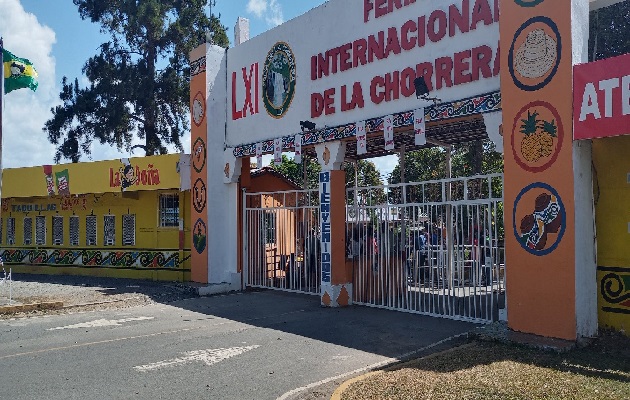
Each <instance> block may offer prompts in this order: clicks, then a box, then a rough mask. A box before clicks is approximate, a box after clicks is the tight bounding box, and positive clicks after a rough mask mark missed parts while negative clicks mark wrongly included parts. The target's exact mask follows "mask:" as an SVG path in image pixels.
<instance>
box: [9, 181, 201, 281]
mask: <svg viewBox="0 0 630 400" xmlns="http://www.w3.org/2000/svg"><path fill="white" fill-rule="evenodd" d="M162 196H166V197H168V198H169V199H171V200H172V202H171V204H170V205H169V208H161V203H163V200H164V198H163V197H162ZM188 201H190V200H189V193H188V192H180V191H179V190H178V189H176V190H168V191H142V192H138V193H134V194H131V195H129V194H126V193H120V192H111V193H96V194H81V195H73V196H71V197H64V196H59V195H53V196H50V197H25V198H10V199H3V201H2V214H1V219H0V256H1V257H2V259H3V261H4V263H5V264H10V265H11V266H12V268H13V269H14V270H15V271H17V272H30V273H65V274H81V275H94V276H102V275H106V276H114V277H127V278H144V279H157V280H179V281H186V280H189V279H190V248H184V247H180V246H179V244H180V240H179V235H180V230H179V226H178V223H177V219H178V217H177V216H179V217H181V218H184V216H185V215H186V214H187V213H188V212H189V211H188V206H187V204H188V203H187V202H188ZM184 220H185V221H186V224H185V226H183V227H182V228H183V229H182V230H183V231H184V233H185V234H186V235H190V226H189V225H188V220H186V219H184ZM125 222H127V223H125ZM108 238H109V239H108Z"/></svg>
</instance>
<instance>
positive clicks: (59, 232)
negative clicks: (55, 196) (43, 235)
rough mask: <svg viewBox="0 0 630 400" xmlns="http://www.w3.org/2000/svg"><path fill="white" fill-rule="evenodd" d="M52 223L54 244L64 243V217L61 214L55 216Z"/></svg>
mask: <svg viewBox="0 0 630 400" xmlns="http://www.w3.org/2000/svg"><path fill="white" fill-rule="evenodd" d="M52 224H53V225H52V230H53V244H54V245H55V246H60V245H62V244H63V217H62V216H61V215H55V216H53V220H52Z"/></svg>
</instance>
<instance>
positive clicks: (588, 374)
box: [341, 334, 630, 400]
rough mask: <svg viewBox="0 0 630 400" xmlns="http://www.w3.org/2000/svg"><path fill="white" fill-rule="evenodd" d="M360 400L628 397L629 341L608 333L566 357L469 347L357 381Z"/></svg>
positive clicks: (354, 388)
mask: <svg viewBox="0 0 630 400" xmlns="http://www.w3.org/2000/svg"><path fill="white" fill-rule="evenodd" d="M341 398H342V400H357V399H379V400H380V399H414V400H416V399H440V400H475V399H479V400H482V399H483V400H488V399H491V400H494V399H497V400H499V399H500V400H512V399H514V400H517V399H518V400H521V399H575V400H578V399H579V400H584V399H593V400H598V399H602V400H611V399H630V338H628V337H626V336H622V335H619V334H605V335H603V336H602V337H601V338H599V339H597V340H596V341H595V342H594V343H593V344H591V345H590V346H588V347H585V348H581V349H575V350H572V351H569V352H565V353H557V352H552V351H543V350H536V349H532V348H528V347H524V346H517V345H510V344H502V343H490V342H473V343H471V344H468V345H465V346H462V347H459V348H456V349H453V350H450V351H447V352H443V353H439V354H435V355H432V356H428V357H425V358H421V359H418V360H414V361H411V362H407V363H404V364H401V365H398V366H394V367H391V368H388V369H386V370H384V371H381V372H379V373H377V374H374V375H372V376H370V377H368V378H367V379H365V380H362V381H358V382H355V383H354V384H352V385H351V386H350V387H349V388H348V389H346V390H345V391H344V393H343V395H342V397H341Z"/></svg>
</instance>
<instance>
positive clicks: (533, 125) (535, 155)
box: [521, 110, 540, 162]
mask: <svg viewBox="0 0 630 400" xmlns="http://www.w3.org/2000/svg"><path fill="white" fill-rule="evenodd" d="M521 122H523V124H522V125H521V133H522V134H524V135H525V138H524V139H523V141H522V142H521V154H522V155H523V158H525V159H526V160H527V161H529V162H536V161H538V160H539V159H540V156H539V154H540V151H539V148H540V145H539V138H538V136H537V135H536V132H537V131H538V123H539V122H540V121H539V120H538V113H537V112H536V111H534V112H533V113H532V112H531V111H529V110H528V111H527V119H522V120H521Z"/></svg>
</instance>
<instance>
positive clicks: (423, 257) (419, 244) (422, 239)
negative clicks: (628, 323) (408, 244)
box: [414, 226, 429, 282]
mask: <svg viewBox="0 0 630 400" xmlns="http://www.w3.org/2000/svg"><path fill="white" fill-rule="evenodd" d="M419 229H420V231H419V232H418V236H416V240H415V246H414V247H415V251H416V256H417V257H418V267H419V269H420V271H419V272H420V281H421V282H423V281H424V279H425V277H426V266H427V255H428V250H429V236H428V234H427V232H426V230H425V228H424V226H420V228H419Z"/></svg>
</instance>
